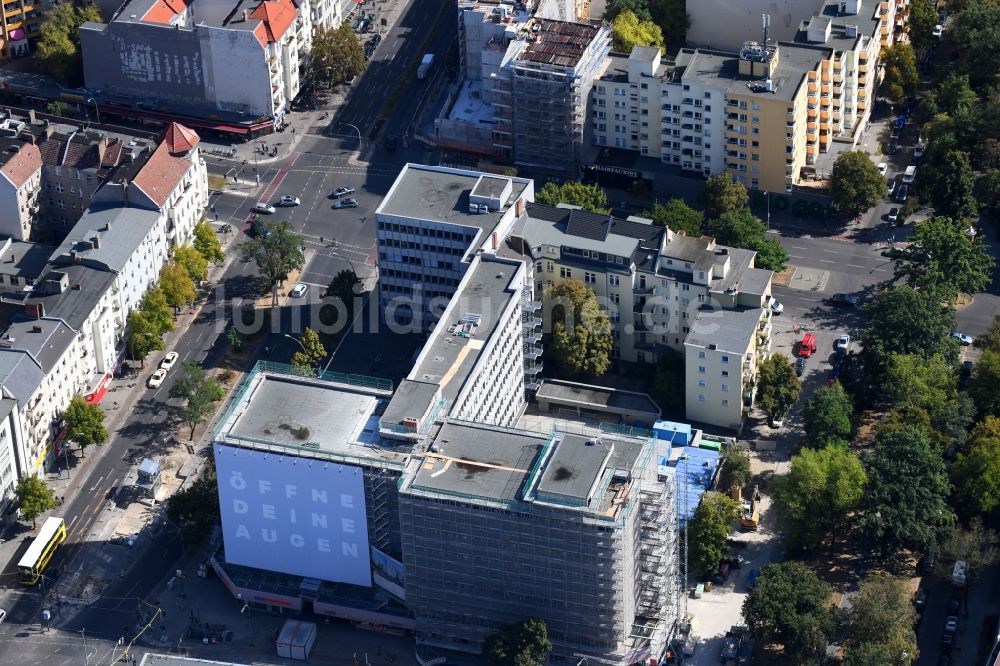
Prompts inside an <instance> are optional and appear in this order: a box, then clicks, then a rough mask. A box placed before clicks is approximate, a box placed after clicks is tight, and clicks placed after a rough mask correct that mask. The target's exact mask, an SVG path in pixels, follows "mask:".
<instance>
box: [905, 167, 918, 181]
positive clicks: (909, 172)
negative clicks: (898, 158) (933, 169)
mask: <svg viewBox="0 0 1000 666" xmlns="http://www.w3.org/2000/svg"><path fill="white" fill-rule="evenodd" d="M916 177H917V167H916V166H915V165H913V164H911V165H910V166H908V167H906V171H904V172H903V182H904V183H912V182H913V179H914V178H916Z"/></svg>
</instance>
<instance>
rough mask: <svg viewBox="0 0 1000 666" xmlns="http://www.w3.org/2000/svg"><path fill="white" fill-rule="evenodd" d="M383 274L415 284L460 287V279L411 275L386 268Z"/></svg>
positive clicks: (421, 274)
mask: <svg viewBox="0 0 1000 666" xmlns="http://www.w3.org/2000/svg"><path fill="white" fill-rule="evenodd" d="M381 274H382V275H384V276H386V277H394V278H399V279H401V280H413V281H414V282H417V283H421V282H428V283H430V284H443V285H447V286H451V287H457V286H458V279H457V278H452V277H444V276H441V275H426V274H424V273H411V272H410V271H401V270H397V269H395V268H386V269H384V270H382V271H381Z"/></svg>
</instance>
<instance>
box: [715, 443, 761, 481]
mask: <svg viewBox="0 0 1000 666" xmlns="http://www.w3.org/2000/svg"><path fill="white" fill-rule="evenodd" d="M752 479H753V471H752V470H751V469H750V452H749V451H748V450H747V448H746V446H730V447H727V448H725V449H723V450H722V456H721V457H720V459H719V488H721V489H722V490H724V491H728V490H729V489H730V488H732V487H733V486H739V487H740V489H741V490H745V489H746V487H747V486H748V485H750V481H751V480H752Z"/></svg>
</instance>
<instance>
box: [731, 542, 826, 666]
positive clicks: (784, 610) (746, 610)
mask: <svg viewBox="0 0 1000 666" xmlns="http://www.w3.org/2000/svg"><path fill="white" fill-rule="evenodd" d="M832 595H833V590H832V589H831V588H830V586H829V585H828V584H826V583H825V582H823V581H822V580H820V579H819V577H818V576H816V574H814V573H813V572H812V571H810V570H809V569H808V568H807V567H806V565H804V564H802V563H801V562H781V563H780V564H768V565H766V566H765V567H764V568H763V569H761V570H760V577H759V578H758V579H757V586H756V587H755V588H754V589H753V590H752V591H751V592H750V593H749V594H747V596H746V599H744V600H743V619H744V620H745V621H746V624H747V627H748V628H749V629H750V632H751V633H752V634H753V635H754V636H756V637H757V638H759V639H762V640H765V641H768V642H771V643H778V644H780V645H782V646H783V648H784V650H783V653H784V654H785V655H787V657H788V658H789V659H790V660H791V663H795V664H815V663H819V662H820V661H822V659H823V657H824V655H825V654H826V646H827V644H828V643H829V641H830V639H831V638H832V637H833V632H834V630H835V628H836V621H835V615H834V609H833V603H832Z"/></svg>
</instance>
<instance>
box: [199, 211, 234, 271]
mask: <svg viewBox="0 0 1000 666" xmlns="http://www.w3.org/2000/svg"><path fill="white" fill-rule="evenodd" d="M193 245H194V249H196V250H198V252H199V253H201V256H203V257H205V261H207V262H209V263H213V264H217V263H220V262H222V261H224V260H225V258H226V255H225V254H224V253H223V251H222V243H220V242H219V235H218V234H217V233H215V229H213V228H212V225H210V224H209V223H208V222H205V221H204V220H202V221H201V222H199V223H198V224H196V225H194V241H193Z"/></svg>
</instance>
